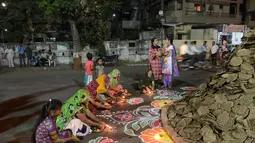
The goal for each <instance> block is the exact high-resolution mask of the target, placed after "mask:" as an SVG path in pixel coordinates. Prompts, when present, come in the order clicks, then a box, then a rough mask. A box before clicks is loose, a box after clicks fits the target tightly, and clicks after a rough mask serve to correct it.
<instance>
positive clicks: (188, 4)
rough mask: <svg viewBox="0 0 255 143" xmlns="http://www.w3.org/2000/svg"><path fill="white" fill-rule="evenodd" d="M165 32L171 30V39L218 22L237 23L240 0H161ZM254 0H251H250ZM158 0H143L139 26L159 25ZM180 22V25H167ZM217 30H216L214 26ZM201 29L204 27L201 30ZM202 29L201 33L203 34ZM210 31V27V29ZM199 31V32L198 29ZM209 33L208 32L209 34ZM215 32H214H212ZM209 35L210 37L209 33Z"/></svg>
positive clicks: (187, 34)
mask: <svg viewBox="0 0 255 143" xmlns="http://www.w3.org/2000/svg"><path fill="white" fill-rule="evenodd" d="M163 1H164V9H163V11H164V18H165V26H164V27H165V29H166V33H168V34H173V35H174V37H175V39H194V38H193V37H194V36H195V35H199V32H198V33H197V32H195V33H194V32H193V33H192V29H205V28H207V29H208V28H214V29H217V26H219V25H220V24H241V21H242V15H241V13H240V5H241V4H242V0H163ZM250 1H254V2H255V0H250ZM160 4H161V0H144V1H143V6H144V10H143V12H142V19H141V21H142V23H141V24H142V26H143V27H144V29H146V28H148V27H149V28H150V29H151V28H157V27H158V28H160V26H161V25H160V20H159V19H158V17H159V16H158V11H159V10H160V9H161V6H160ZM177 23H181V26H176V27H168V25H173V24H177ZM216 31H217V30H216ZM203 32H204V31H203ZM203 32H202V34H203ZM211 32H212V33H214V32H213V31H211ZM200 33H201V32H200ZM211 35H212V34H211ZM214 35H215V34H214ZM209 39H212V38H210V37H209Z"/></svg>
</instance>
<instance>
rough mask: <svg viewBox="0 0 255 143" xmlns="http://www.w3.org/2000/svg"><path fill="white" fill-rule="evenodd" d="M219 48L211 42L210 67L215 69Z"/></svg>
mask: <svg viewBox="0 0 255 143" xmlns="http://www.w3.org/2000/svg"><path fill="white" fill-rule="evenodd" d="M218 49H219V46H218V45H216V44H215V41H213V42H212V48H211V61H212V65H213V66H214V67H215V66H217V52H218Z"/></svg>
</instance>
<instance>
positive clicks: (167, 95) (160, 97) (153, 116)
mask: <svg viewBox="0 0 255 143" xmlns="http://www.w3.org/2000/svg"><path fill="white" fill-rule="evenodd" d="M185 95H186V92H176V91H171V90H157V91H156V95H155V96H154V97H153V100H152V101H151V103H150V105H143V106H138V105H139V104H142V103H144V99H145V98H146V97H143V98H142V97H133V98H130V99H128V100H127V104H128V105H133V106H135V105H136V106H138V107H137V108H136V109H134V110H131V111H129V110H123V111H117V112H109V113H108V114H105V113H102V114H100V115H97V117H99V118H102V119H103V120H104V121H105V122H106V123H109V124H113V126H115V125H114V124H117V125H116V126H124V129H123V132H124V134H125V135H126V136H131V137H139V138H140V139H141V141H142V142H144V143H152V142H153V143H166V142H167V143H172V140H171V139H170V138H169V137H168V136H167V134H166V133H165V132H164V130H163V129H162V126H161V120H160V109H161V108H162V107H164V106H165V105H168V104H172V103H173V102H174V101H177V100H180V99H182V98H184V96H185ZM114 128H115V127H114ZM152 134H153V135H154V136H152ZM106 142H107V143H116V141H114V140H112V139H109V138H108V137H98V138H96V139H94V140H91V141H90V142H89V143H106Z"/></svg>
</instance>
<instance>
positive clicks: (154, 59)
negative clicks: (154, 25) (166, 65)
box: [149, 38, 162, 81]
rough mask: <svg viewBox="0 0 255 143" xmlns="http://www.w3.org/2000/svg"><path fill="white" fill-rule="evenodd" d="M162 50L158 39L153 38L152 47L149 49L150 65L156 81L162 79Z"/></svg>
mask: <svg viewBox="0 0 255 143" xmlns="http://www.w3.org/2000/svg"><path fill="white" fill-rule="evenodd" d="M161 55H162V48H160V46H158V39H157V38H153V39H152V40H151V47H150V48H149V64H150V69H151V70H152V72H153V75H154V78H155V81H161V79H162V58H161Z"/></svg>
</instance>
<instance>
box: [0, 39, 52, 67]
mask: <svg viewBox="0 0 255 143" xmlns="http://www.w3.org/2000/svg"><path fill="white" fill-rule="evenodd" d="M15 52H17V54H18V57H19V62H20V64H19V66H20V68H22V67H31V66H45V64H46V63H48V64H49V66H52V65H54V64H55V61H54V60H53V55H54V54H53V53H52V52H51V50H49V51H48V53H46V52H45V50H41V51H38V52H35V53H33V50H32V48H31V44H30V43H28V44H27V46H26V47H25V46H24V45H23V44H22V43H19V45H18V46H17V47H16V50H13V48H12V47H10V46H8V47H7V48H5V49H4V48H0V60H2V59H3V58H4V57H6V58H7V61H8V66H9V68H14V66H15V65H14V56H15Z"/></svg>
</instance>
